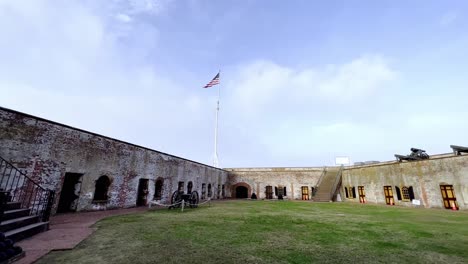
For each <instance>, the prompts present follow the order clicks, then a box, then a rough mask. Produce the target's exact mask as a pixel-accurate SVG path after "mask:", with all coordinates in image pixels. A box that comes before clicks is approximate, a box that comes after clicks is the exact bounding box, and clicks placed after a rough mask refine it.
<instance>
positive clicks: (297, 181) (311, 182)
mask: <svg viewBox="0 0 468 264" xmlns="http://www.w3.org/2000/svg"><path fill="white" fill-rule="evenodd" d="M323 169H324V168H321V167H319V168H236V169H225V170H226V171H228V173H229V174H228V178H229V189H230V190H231V194H232V195H234V192H235V188H236V186H239V185H241V186H245V187H247V188H249V190H250V194H251V193H252V192H255V194H256V195H257V197H258V198H259V199H264V198H265V196H266V195H265V190H266V186H268V185H269V186H272V187H273V189H274V187H276V186H284V187H286V190H287V191H286V196H287V197H288V199H299V200H300V199H301V195H302V192H301V187H302V186H308V187H309V192H310V188H311V187H315V186H317V183H318V181H319V179H320V176H321V175H322V172H323ZM273 195H274V194H273ZM310 195H311V194H310ZM274 198H276V197H275V196H274Z"/></svg>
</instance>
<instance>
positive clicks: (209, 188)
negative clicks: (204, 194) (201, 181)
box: [208, 183, 211, 198]
mask: <svg viewBox="0 0 468 264" xmlns="http://www.w3.org/2000/svg"><path fill="white" fill-rule="evenodd" d="M208 198H211V183H209V184H208Z"/></svg>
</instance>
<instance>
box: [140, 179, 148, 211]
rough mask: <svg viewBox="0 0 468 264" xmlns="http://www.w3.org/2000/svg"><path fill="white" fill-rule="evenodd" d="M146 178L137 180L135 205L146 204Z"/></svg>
mask: <svg viewBox="0 0 468 264" xmlns="http://www.w3.org/2000/svg"><path fill="white" fill-rule="evenodd" d="M148 182H149V180H148V179H140V181H139V182H138V197H137V206H146V205H147V200H148Z"/></svg>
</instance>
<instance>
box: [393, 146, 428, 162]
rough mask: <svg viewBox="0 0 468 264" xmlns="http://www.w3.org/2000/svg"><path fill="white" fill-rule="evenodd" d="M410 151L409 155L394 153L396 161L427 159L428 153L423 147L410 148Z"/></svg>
mask: <svg viewBox="0 0 468 264" xmlns="http://www.w3.org/2000/svg"><path fill="white" fill-rule="evenodd" d="M410 150H411V153H410V154H409V155H398V154H395V158H396V159H397V161H399V162H402V161H403V160H407V161H415V160H425V159H429V155H428V154H427V153H426V151H425V150H423V149H418V148H411V149H410Z"/></svg>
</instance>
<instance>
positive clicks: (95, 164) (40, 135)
mask: <svg viewBox="0 0 468 264" xmlns="http://www.w3.org/2000/svg"><path fill="white" fill-rule="evenodd" d="M0 156H1V157H3V158H5V159H6V160H9V161H10V162H12V163H13V164H14V165H16V166H17V167H18V168H20V169H21V170H22V171H24V172H26V174H27V175H28V176H30V177H32V178H33V179H34V180H36V181H37V182H39V183H40V184H41V185H42V186H43V187H45V188H50V189H53V190H56V192H57V193H56V201H55V206H54V211H55V209H56V206H57V203H58V199H59V197H60V191H61V187H62V185H63V181H64V176H65V173H67V172H72V173H82V174H83V177H82V183H81V193H80V197H79V201H78V208H77V209H78V210H93V209H101V208H100V207H101V206H99V205H97V204H93V203H92V200H93V195H94V190H95V181H96V180H97V179H98V178H99V177H100V176H102V175H106V176H108V177H109V178H110V179H111V185H110V188H109V201H108V203H107V204H106V205H105V207H106V208H117V207H131V206H135V205H136V200H137V190H138V183H139V179H140V178H145V179H149V194H148V199H149V200H151V199H152V197H153V195H154V191H155V181H156V179H158V178H163V179H164V186H163V195H162V202H165V203H168V202H169V199H170V196H171V194H172V192H174V191H175V190H176V189H177V186H178V182H179V181H184V182H185V186H187V183H188V182H189V181H192V182H193V190H196V191H198V193H199V194H201V185H202V183H206V184H207V185H208V184H209V183H211V184H212V186H213V198H216V194H217V191H218V190H217V187H218V185H221V186H222V185H225V184H226V182H227V172H226V171H223V170H221V169H217V168H214V167H211V166H208V165H204V164H200V163H197V162H193V161H190V160H186V159H183V158H179V157H175V156H172V155H168V154H164V153H161V152H157V151H154V150H151V149H147V148H144V147H140V146H136V145H132V144H129V143H125V142H122V141H118V140H115V139H111V138H107V137H104V136H100V135H97V134H93V133H90V132H86V131H82V130H79V129H75V128H71V127H67V126H64V125H61V124H57V123H54V122H51V121H47V120H43V119H40V118H37V117H33V116H29V115H25V114H22V113H18V112H15V111H11V110H8V109H4V108H0ZM229 195H230V193H229V190H227V189H226V196H229Z"/></svg>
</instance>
